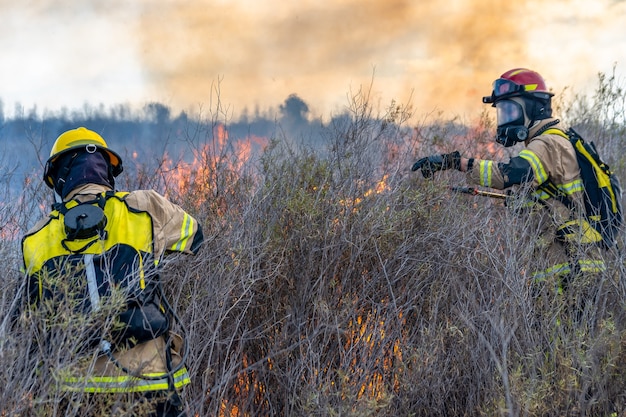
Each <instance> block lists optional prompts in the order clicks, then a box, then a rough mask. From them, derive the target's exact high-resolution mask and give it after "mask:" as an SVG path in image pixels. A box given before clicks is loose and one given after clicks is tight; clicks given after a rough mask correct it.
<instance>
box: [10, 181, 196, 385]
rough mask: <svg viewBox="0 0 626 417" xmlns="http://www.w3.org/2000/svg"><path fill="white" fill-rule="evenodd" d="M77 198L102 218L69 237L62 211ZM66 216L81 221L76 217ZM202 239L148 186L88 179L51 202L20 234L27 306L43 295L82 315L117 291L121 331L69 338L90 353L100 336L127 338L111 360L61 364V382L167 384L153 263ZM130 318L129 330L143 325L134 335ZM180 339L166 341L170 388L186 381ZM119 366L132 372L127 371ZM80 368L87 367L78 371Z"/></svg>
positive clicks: (163, 320) (163, 324) (164, 322)
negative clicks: (113, 187) (127, 188)
mask: <svg viewBox="0 0 626 417" xmlns="http://www.w3.org/2000/svg"><path fill="white" fill-rule="evenodd" d="M79 203H80V204H81V205H80V207H78V206H79ZM84 204H90V205H92V206H97V207H100V208H101V209H102V212H103V214H104V219H105V220H104V221H103V222H101V223H100V224H99V225H98V227H97V228H96V229H97V230H96V232H94V233H91V234H90V235H89V236H85V235H79V236H73V235H72V233H71V230H69V229H68V222H66V220H67V219H66V215H67V217H68V219H69V220H72V219H71V216H72V214H71V213H72V212H70V211H69V210H71V209H73V208H78V209H79V210H80V209H82V208H83V207H85V206H84ZM90 213H91V212H90ZM87 217H88V216H87ZM74 220H77V221H81V220H82V219H80V216H78V217H77V219H74ZM69 223H72V222H71V221H70V222H69ZM202 239H203V236H202V229H201V227H200V226H199V224H198V223H197V221H196V220H195V219H194V218H193V217H192V216H190V215H189V214H188V213H186V212H185V211H184V210H182V209H181V208H180V207H179V206H177V205H175V204H172V203H171V202H169V201H168V200H167V199H165V198H164V197H162V196H161V195H159V194H158V193H156V192H154V191H151V190H139V191H133V192H117V193H114V192H112V191H110V190H109V189H108V188H106V187H103V186H100V185H95V184H87V185H84V186H82V187H79V188H78V189H77V190H75V191H74V192H73V193H71V194H70V195H69V196H68V201H66V202H64V203H63V204H62V205H57V206H56V208H55V209H54V210H53V211H52V212H51V213H50V214H49V215H48V217H47V218H45V219H42V220H41V221H40V222H39V223H38V224H37V225H35V227H34V228H33V229H32V230H30V231H29V232H28V233H27V234H26V235H25V236H24V238H23V240H22V251H23V259H24V270H25V273H26V274H27V277H28V282H29V292H28V295H29V301H30V304H31V305H33V306H34V307H37V306H38V305H40V304H41V303H42V302H46V303H49V302H51V300H52V302H61V301H62V302H70V303H71V310H72V312H73V313H74V314H76V315H77V316H76V317H77V319H78V320H82V319H83V317H91V316H93V315H94V314H97V313H98V312H99V311H102V309H105V308H106V306H107V305H108V304H110V303H112V302H113V301H112V300H114V299H115V298H114V296H115V295H116V294H120V293H121V294H123V295H124V297H126V298H127V299H128V300H129V301H128V304H127V305H125V306H122V308H121V314H120V315H119V317H120V318H125V319H121V320H120V321H121V322H122V324H124V326H123V327H124V328H123V329H119V327H118V328H113V329H108V330H107V331H105V330H102V329H99V328H96V329H95V332H96V333H98V332H99V331H102V332H103V334H95V335H93V337H92V338H91V339H90V340H77V343H84V344H85V345H86V346H85V347H84V350H83V353H85V354H88V353H89V352H90V351H91V352H97V351H98V346H99V345H98V343H99V342H100V340H101V339H102V338H104V339H105V340H107V339H108V340H110V341H113V342H114V340H112V339H114V338H116V337H121V335H123V336H124V337H125V338H128V339H129V340H132V341H133V342H135V343H133V344H131V347H130V348H128V345H126V344H124V347H123V348H120V349H119V350H118V351H114V352H113V353H112V354H113V356H112V357H113V358H114V362H112V361H111V360H110V357H109V356H106V355H104V354H103V353H102V352H100V354H99V355H95V356H94V361H93V362H92V363H90V364H89V365H88V366H86V367H84V369H73V370H72V371H71V372H67V370H64V372H63V376H62V377H60V379H61V380H62V381H61V385H62V386H63V387H65V388H66V389H70V390H76V389H81V390H83V391H90V392H118V391H126V392H128V391H155V390H163V389H164V386H165V388H167V386H166V385H164V384H167V383H168V378H167V377H168V375H167V371H168V363H167V358H166V355H165V353H164V352H163V351H164V349H165V343H166V342H165V332H166V331H167V330H169V325H170V322H169V318H168V317H167V315H166V312H165V310H164V308H163V306H162V305H161V304H160V302H159V300H160V297H162V294H161V293H160V287H159V277H158V264H159V260H160V259H161V258H162V257H163V256H164V254H165V253H166V252H170V251H172V252H173V251H176V252H183V253H190V254H195V253H196V252H197V251H198V249H199V246H200V244H201V243H202ZM46 305H49V304H46ZM144 306H157V307H155V308H153V309H152V310H150V311H151V313H150V314H145V311H148V309H147V308H144ZM125 308H127V310H124V309H125ZM135 309H136V310H137V314H134V312H135ZM133 317H134V319H133ZM138 317H140V318H139V319H138ZM131 319H132V320H131ZM127 320H128V321H127ZM137 320H139V324H138V325H135V326H134V328H137V329H138V330H139V331H141V330H143V333H142V334H141V335H137V334H134V333H132V332H131V331H130V330H128V329H133V327H132V326H131V323H135V322H137ZM117 325H118V326H119V323H118V324H117ZM109 327H111V326H109ZM127 330H128V331H127ZM127 333H128V334H127ZM174 339H176V338H174ZM124 340H126V339H124ZM180 344H181V343H176V340H174V343H173V346H172V351H171V354H172V355H171V356H172V357H171V360H170V363H169V367H170V369H171V367H172V366H173V367H175V368H177V369H178V371H177V372H176V374H175V375H173V380H172V379H169V382H170V383H171V382H173V383H174V385H175V386H176V387H180V386H182V385H185V384H187V383H189V376H188V374H187V371H186V369H185V368H184V366H182V365H181V364H180V362H181V356H180V354H179V350H178V349H179V348H180ZM120 345H122V344H120ZM179 365H181V366H179ZM128 366H130V368H128ZM122 367H126V368H127V370H128V369H134V370H135V371H137V370H138V371H137V372H135V371H133V372H132V373H131V374H129V373H128V372H125V371H122V370H121V369H122ZM86 369H91V371H90V372H85V371H86ZM141 376H143V377H145V378H141Z"/></svg>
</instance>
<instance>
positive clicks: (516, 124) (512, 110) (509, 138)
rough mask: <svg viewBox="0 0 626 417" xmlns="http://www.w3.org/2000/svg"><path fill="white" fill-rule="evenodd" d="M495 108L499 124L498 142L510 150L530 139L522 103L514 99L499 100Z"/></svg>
mask: <svg viewBox="0 0 626 417" xmlns="http://www.w3.org/2000/svg"><path fill="white" fill-rule="evenodd" d="M495 107H496V111H497V113H496V118H497V122H498V128H497V132H496V142H498V143H499V144H501V145H503V146H504V147H507V148H508V147H509V146H513V145H515V144H516V143H518V142H524V141H525V140H526V139H528V127H527V126H526V115H525V114H524V107H523V106H522V104H521V103H520V102H518V101H516V100H513V99H510V100H499V101H497V102H496V103H495Z"/></svg>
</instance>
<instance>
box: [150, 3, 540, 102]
mask: <svg viewBox="0 0 626 417" xmlns="http://www.w3.org/2000/svg"><path fill="white" fill-rule="evenodd" d="M259 3H260V4H257V5H253V4H251V2H246V3H243V2H239V3H237V4H234V3H233V2H217V1H212V2H202V1H196V2H184V3H182V4H179V2H173V1H171V2H165V3H164V4H162V5H161V7H158V8H157V7H151V6H150V7H147V6H148V5H149V3H148V4H147V5H146V7H145V8H144V10H143V12H142V20H141V25H140V37H141V41H142V44H143V47H142V51H143V59H144V61H145V67H146V68H150V69H152V71H151V72H150V76H151V81H153V82H154V84H155V85H157V86H159V88H160V89H162V91H168V92H172V94H173V95H172V97H170V98H171V99H172V100H173V101H177V100H178V99H184V100H187V101H189V100H190V98H191V97H194V98H195V100H197V102H198V103H200V102H204V103H207V102H208V101H209V98H210V97H211V93H212V89H213V90H214V89H215V88H216V83H217V80H221V81H220V86H219V87H220V90H221V93H222V96H223V100H225V101H228V100H229V99H233V100H234V101H236V102H240V103H248V104H249V105H255V104H261V105H267V104H268V100H267V99H266V98H267V97H271V99H272V100H274V102H275V101H276V95H277V94H281V95H282V97H287V96H289V95H290V94H292V93H297V94H298V95H299V96H301V97H302V98H303V99H304V100H305V101H307V102H308V101H309V100H311V102H313V103H317V102H324V103H326V104H328V103H329V102H334V103H335V104H337V103H340V102H341V104H345V100H346V94H347V93H348V90H349V89H356V88H358V86H360V85H369V83H370V82H371V81H373V83H374V88H375V90H376V91H380V95H381V99H384V98H387V99H389V96H390V95H392V97H391V98H395V99H398V100H402V99H403V98H406V97H408V95H409V94H410V92H411V91H414V92H415V93H414V95H413V98H414V99H415V100H417V101H418V103H419V105H420V106H421V107H423V108H424V109H425V110H429V107H430V109H432V108H440V109H454V110H457V111H460V110H465V109H468V108H470V107H478V106H479V105H480V99H481V96H482V95H487V94H489V88H490V84H491V82H492V81H493V79H494V78H496V77H497V76H498V75H499V74H501V73H502V72H504V71H506V70H507V69H509V67H512V66H520V65H521V64H524V63H525V58H524V57H525V55H526V38H525V36H524V32H523V31H521V30H520V26H521V25H523V23H522V18H521V16H525V15H527V14H528V11H527V10H525V7H526V3H527V2H526V1H523V0H522V1H518V2H498V1H493V0H473V1H469V0H468V1H453V2H446V3H445V4H443V3H441V2H438V1H420V2H417V1H413V0H392V1H385V2H383V1H378V0H369V1H362V0H343V1H338V2H331V3H329V2H312V1H308V2H298V7H297V8H295V6H294V5H291V4H287V5H283V4H282V3H285V2H279V1H276V2H259ZM387 85H388V86H387ZM157 91H158V90H157ZM213 92H214V91H213ZM393 95H397V96H393ZM213 96H215V94H213ZM470 103H472V104H470Z"/></svg>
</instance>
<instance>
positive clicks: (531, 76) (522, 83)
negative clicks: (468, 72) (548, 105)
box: [483, 68, 554, 104]
mask: <svg viewBox="0 0 626 417" xmlns="http://www.w3.org/2000/svg"><path fill="white" fill-rule="evenodd" d="M522 95H524V96H527V97H528V96H530V97H534V98H539V99H543V100H549V99H550V97H552V96H553V95H554V94H552V93H551V92H549V91H548V89H547V88H546V82H545V81H544V80H543V77H542V76H541V75H539V73H537V72H535V71H532V70H529V69H526V68H515V69H512V70H509V71H507V72H505V73H504V74H502V75H501V76H500V78H498V79H497V80H495V81H494V82H493V91H492V92H491V96H487V97H483V103H490V104H491V103H495V102H496V101H498V100H501V99H505V98H510V97H516V96H522Z"/></svg>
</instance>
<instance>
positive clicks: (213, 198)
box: [161, 124, 269, 214]
mask: <svg viewBox="0 0 626 417" xmlns="http://www.w3.org/2000/svg"><path fill="white" fill-rule="evenodd" d="M268 143H269V141H268V139H267V138H264V137H259V136H255V135H249V136H247V137H245V138H244V139H242V140H237V141H234V140H230V139H229V133H228V130H227V129H226V127H225V126H224V125H222V124H219V125H216V126H215V127H214V129H213V132H212V140H211V141H210V142H207V143H205V144H204V145H202V146H201V147H199V148H197V149H193V150H192V153H193V158H192V160H191V162H187V161H184V160H182V158H181V160H179V161H177V162H176V161H174V160H173V159H172V158H171V156H170V155H168V154H165V155H164V162H163V165H162V170H161V171H162V175H163V177H164V179H163V182H164V188H165V191H164V194H165V196H166V197H168V198H174V197H181V198H182V199H183V200H185V202H186V203H188V204H190V205H191V206H193V207H195V208H198V209H199V208H200V207H201V206H205V205H207V204H209V205H213V206H215V207H214V208H215V211H216V214H223V212H224V210H225V209H226V207H225V206H224V205H223V197H224V196H225V195H226V194H227V193H228V192H229V186H230V185H231V184H233V183H235V182H236V181H237V180H238V179H240V178H241V176H242V174H243V171H244V167H245V166H246V164H247V163H248V162H249V161H250V160H251V159H252V158H253V157H254V156H255V155H260V153H261V152H262V151H263V149H264V148H265V146H266V145H267V144H268ZM216 205H217V206H216Z"/></svg>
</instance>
